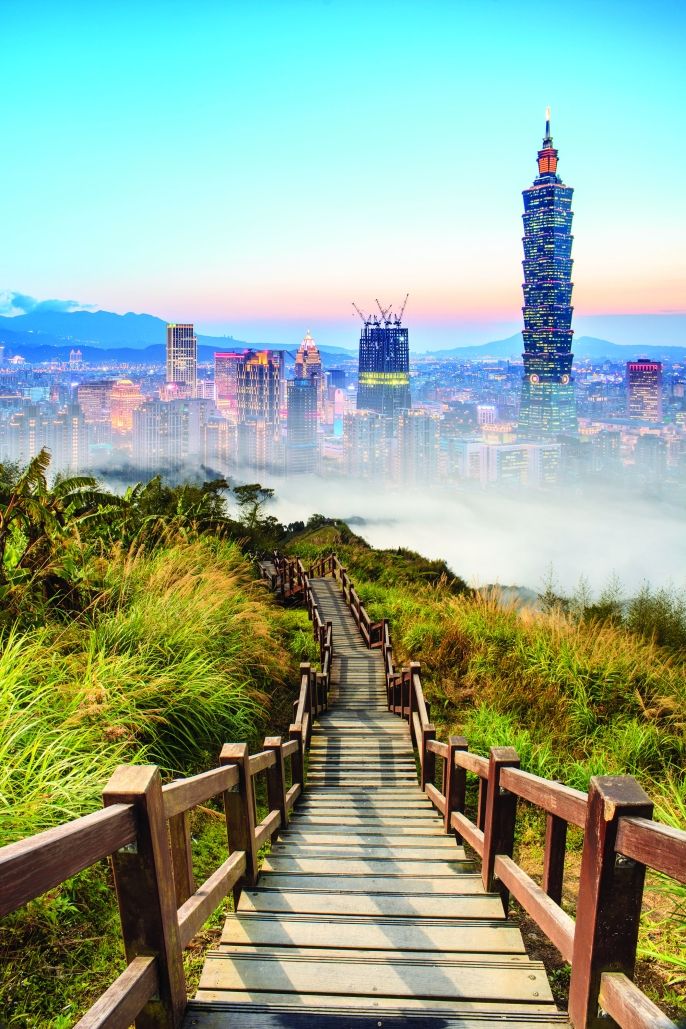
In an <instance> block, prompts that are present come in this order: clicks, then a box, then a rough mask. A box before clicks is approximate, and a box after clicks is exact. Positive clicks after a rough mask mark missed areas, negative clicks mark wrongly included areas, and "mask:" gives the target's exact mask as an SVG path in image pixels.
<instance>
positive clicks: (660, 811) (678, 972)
mask: <svg viewBox="0 0 686 1029" xmlns="http://www.w3.org/2000/svg"><path fill="white" fill-rule="evenodd" d="M290 549H291V551H292V552H294V553H297V554H298V555H299V556H301V557H302V558H303V559H304V560H305V561H306V562H307V561H311V560H314V559H315V558H316V557H319V556H323V555H325V554H327V553H330V552H331V551H335V552H336V553H337V554H338V556H339V558H340V560H341V561H342V562H343V564H344V565H345V566H346V567H347V569H348V571H349V573H350V575H351V576H352V579H353V582H354V584H355V586H356V588H357V590H358V592H359V594H360V596H361V598H362V600H363V602H364V603H365V605H366V606H367V609H368V611H369V613H370V615H371V617H372V618H373V619H380V618H382V617H386V618H387V619H388V620H389V622H390V628H391V634H392V639H393V646H394V656H395V661H396V664H405V663H406V662H407V661H408V660H410V659H413V660H418V661H420V662H421V666H422V682H423V685H424V691H425V695H426V698H427V700H429V701H430V702H431V716H432V721H434V722H435V723H436V726H437V736H438V737H439V738H441V739H445V738H446V737H447V735H448V734H450V733H460V734H463V735H465V736H466V737H467V740H468V741H469V746H470V750H472V751H474V752H477V753H480V754H488V751H489V748H490V747H492V746H513V747H514V748H515V749H516V750H517V752H518V754H519V756H520V759H521V764H522V767H523V768H525V769H526V770H528V771H531V772H533V773H535V774H537V775H541V776H544V777H546V778H549V779H559V780H561V781H562V782H565V783H567V784H568V785H570V786H573V787H575V788H577V789H580V790H587V789H588V784H589V780H590V778H591V777H592V776H593V775H600V774H631V775H634V776H636V777H637V779H638V780H639V781H640V782H641V783H642V785H643V786H644V788H645V789H646V791H647V792H648V794H649V795H650V797H651V798H652V799H653V800H654V802H655V805H656V817H657V818H659V819H661V820H662V821H665V822H667V823H668V824H671V825H675V826H679V827H680V828H682V829H683V828H684V827H685V826H686V776H685V774H684V768H685V767H686V664H685V662H684V651H683V647H680V646H679V643H680V641H681V640H682V636H681V633H682V632H683V629H684V603H683V598H682V597H681V596H680V595H679V594H677V593H675V592H674V591H669V590H657V591H654V590H651V589H650V588H649V587H647V586H646V587H645V588H644V589H643V590H642V591H641V593H640V594H639V596H638V597H637V598H635V599H634V601H633V602H631V603H630V604H629V605H628V606H627V611H626V614H624V615H622V613H621V611H620V610H619V606H618V604H617V603H615V602H613V603H612V604H609V603H608V604H606V605H605V606H606V608H607V610H606V611H605V614H604V616H601V615H600V614H599V613H598V611H599V610H600V608H599V606H598V605H596V607H595V609H593V608H589V607H585V608H584V609H583V610H581V609H580V608H579V605H576V607H575V605H574V603H573V602H569V603H561V602H559V600H560V598H557V599H556V602H555V603H552V604H550V605H549V609H548V610H547V611H546V610H542V611H534V610H531V609H524V610H518V609H516V608H515V607H513V606H506V605H504V603H503V602H502V599H501V597H500V596H499V594H498V593H497V591H493V592H491V593H490V594H486V595H484V594H482V593H479V594H476V593H474V592H472V591H471V590H468V589H466V588H464V584H462V583H461V580H459V579H455V578H451V576H450V575H449V573H447V572H446V570H445V569H440V568H439V567H434V565H435V564H436V563H434V562H427V561H425V560H424V559H423V558H422V557H421V556H420V555H416V554H412V553H411V552H408V551H394V550H372V549H371V548H370V547H369V546H368V545H367V544H366V543H365V542H364V541H363V540H360V539H359V538H356V537H354V536H353V535H352V534H351V533H350V531H349V530H347V529H345V528H343V529H339V528H337V527H336V526H331V525H329V526H325V527H323V528H319V529H315V530H314V531H310V532H306V533H304V534H303V535H302V537H301V538H300V539H299V540H296V541H294V542H293V543H292V544H291V546H290ZM615 593H616V590H615ZM594 610H595V613H594ZM542 826H543V822H542V819H540V818H536V817H535V816H534V815H533V813H532V812H528V811H527V808H526V806H524V805H522V807H521V817H520V842H519V845H520V846H522V845H523V846H525V847H526V846H528V844H527V843H526V840H528V839H529V838H531V836H532V832H534V834H535V833H539V835H540V832H541V831H542ZM579 837H580V834H578V836H576V835H575V834H574V833H570V845H571V848H572V850H574V849H575V848H577V849H578V847H579V846H580V838H579ZM685 916H686V890H685V889H684V887H682V886H680V885H679V884H677V883H675V882H674V881H669V880H665V879H662V878H660V877H656V876H650V877H649V889H648V892H647V903H646V912H645V917H644V919H643V922H642V930H641V941H640V948H641V949H640V953H641V955H642V956H643V957H644V958H646V959H650V960H651V961H653V962H655V963H656V964H655V967H656V968H657V969H659V972H660V977H661V979H662V987H661V992H660V993H659V996H658V999H661V1000H662V1001H663V1002H665V1003H668V1004H674V998H673V995H674V994H676V993H678V992H679V991H681V992H682V994H683V988H684V984H686V969H685V968H684V962H683V954H684V953H686V929H685V926H686V917H685ZM682 1004H683V999H682Z"/></svg>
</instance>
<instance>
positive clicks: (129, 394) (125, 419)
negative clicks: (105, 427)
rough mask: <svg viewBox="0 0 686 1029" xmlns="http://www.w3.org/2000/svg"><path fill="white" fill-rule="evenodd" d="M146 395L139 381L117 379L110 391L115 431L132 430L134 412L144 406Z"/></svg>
mask: <svg viewBox="0 0 686 1029" xmlns="http://www.w3.org/2000/svg"><path fill="white" fill-rule="evenodd" d="M144 401H145V397H144V396H143V393H142V392H141V388H140V386H139V385H138V383H137V382H136V383H134V382H131V379H117V381H116V382H115V383H114V385H113V386H112V391H111V393H110V410H111V419H112V428H113V429H114V430H115V432H131V429H132V428H133V412H134V411H137V410H138V408H139V407H142V405H143V403H144Z"/></svg>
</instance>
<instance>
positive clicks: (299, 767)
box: [288, 722, 305, 791]
mask: <svg viewBox="0 0 686 1029" xmlns="http://www.w3.org/2000/svg"><path fill="white" fill-rule="evenodd" d="M288 738H289V739H291V740H297V741H298V749H297V750H296V752H295V754H293V756H292V757H291V771H292V779H293V782H294V783H296V782H299V783H300V787H301V789H302V790H303V791H304V789H305V754H304V748H303V727H302V725H300V723H299V722H298V723H295V722H294V723H293V724H292V725H290V726H289V728H288Z"/></svg>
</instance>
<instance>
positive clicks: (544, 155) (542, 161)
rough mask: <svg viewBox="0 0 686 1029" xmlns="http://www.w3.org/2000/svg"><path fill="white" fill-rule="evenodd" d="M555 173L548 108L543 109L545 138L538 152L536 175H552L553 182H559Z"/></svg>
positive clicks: (555, 157) (555, 162)
mask: <svg viewBox="0 0 686 1029" xmlns="http://www.w3.org/2000/svg"><path fill="white" fill-rule="evenodd" d="M556 171H557V150H556V149H555V147H554V146H553V137H552V136H551V135H550V108H549V107H546V109H545V136H544V137H543V146H542V148H541V149H540V150H539V151H538V174H539V175H552V176H553V177H554V179H555V181H559V179H557V176H556V174H555V173H556Z"/></svg>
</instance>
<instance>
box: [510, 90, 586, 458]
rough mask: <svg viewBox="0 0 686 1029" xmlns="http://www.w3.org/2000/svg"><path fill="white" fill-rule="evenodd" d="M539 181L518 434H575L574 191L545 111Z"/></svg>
mask: <svg viewBox="0 0 686 1029" xmlns="http://www.w3.org/2000/svg"><path fill="white" fill-rule="evenodd" d="M546 114H547V117H546V123H545V138H544V140H543V148H542V149H541V150H539V151H538V177H537V178H536V179H534V182H533V185H532V186H529V188H528V189H525V190H524V193H523V195H524V262H523V265H524V287H523V288H524V308H523V312H524V333H523V336H524V354H523V355H522V356H523V358H524V378H523V381H522V398H521V407H520V412H519V427H518V436H519V438H520V439H523V440H533V441H537V440H538V441H545V440H550V439H554V438H555V437H556V436H560V435H566V436H569V435H575V434H576V432H577V422H576V404H575V400H574V385H573V382H572V336H573V330H572V327H571V325H572V306H571V301H572V281H571V276H572V238H573V237H572V232H571V230H572V193H573V192H574V191H573V190H572V188H571V187H570V186H565V185H564V183H563V182H562V180H561V179H560V177H559V176H558V175H557V150H555V148H554V147H553V139H552V136H551V135H550V111H549V110H548V111H547V112H546Z"/></svg>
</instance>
